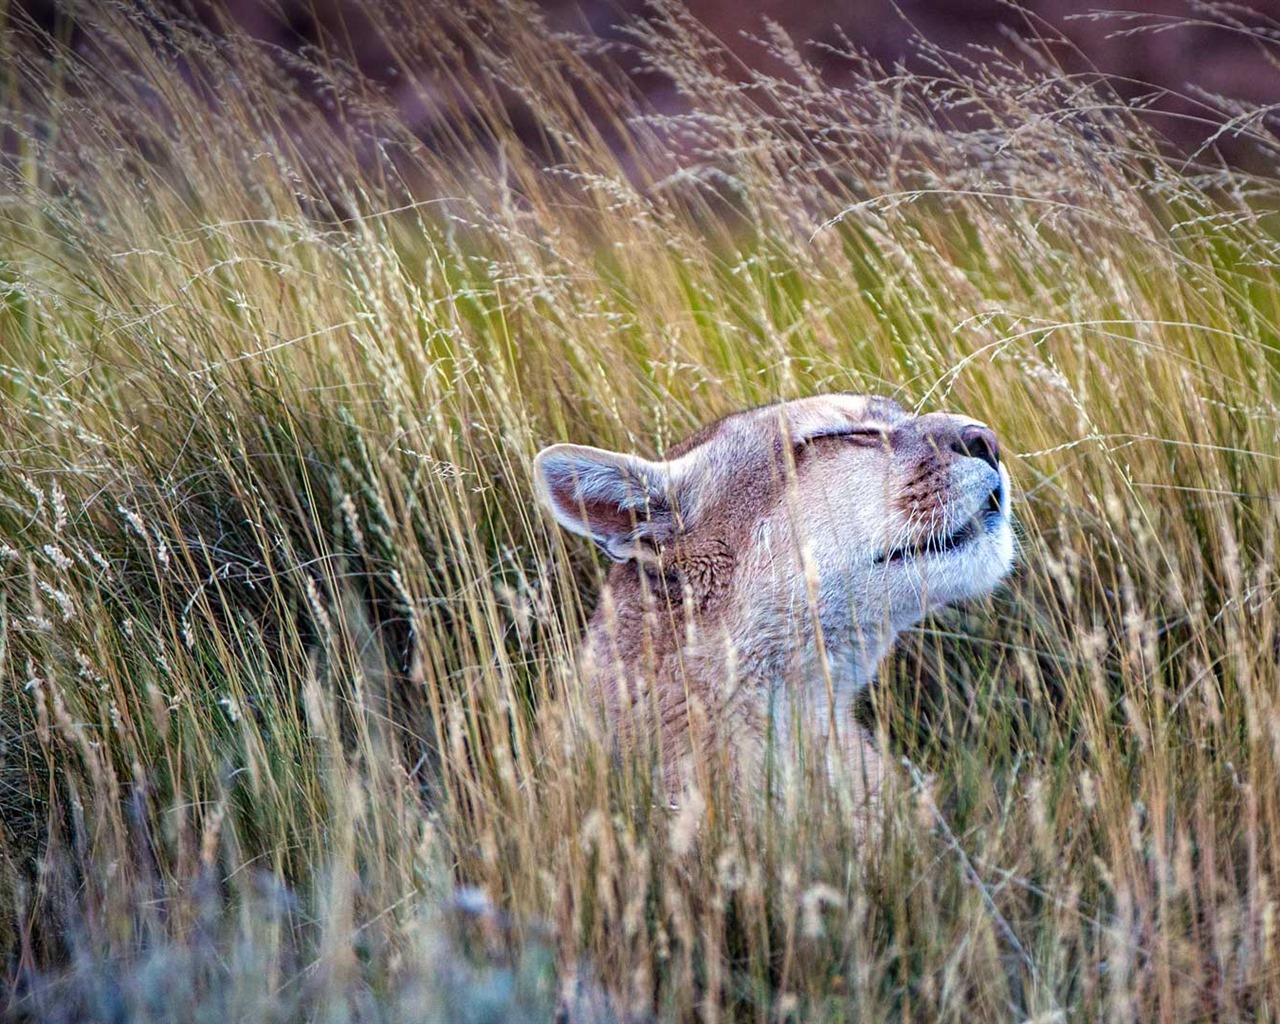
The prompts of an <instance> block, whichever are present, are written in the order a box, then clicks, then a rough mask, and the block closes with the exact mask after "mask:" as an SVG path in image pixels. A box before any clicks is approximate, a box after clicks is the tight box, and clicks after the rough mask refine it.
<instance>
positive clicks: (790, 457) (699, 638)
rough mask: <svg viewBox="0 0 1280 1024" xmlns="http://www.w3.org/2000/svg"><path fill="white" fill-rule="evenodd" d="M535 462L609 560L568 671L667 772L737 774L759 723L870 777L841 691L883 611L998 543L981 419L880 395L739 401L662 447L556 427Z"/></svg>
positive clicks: (948, 597) (866, 742)
mask: <svg viewBox="0 0 1280 1024" xmlns="http://www.w3.org/2000/svg"><path fill="white" fill-rule="evenodd" d="M535 475H536V478H537V483H538V490H539V495H540V497H541V499H542V501H543V503H544V505H546V506H547V507H548V508H549V509H550V511H551V512H552V514H553V515H554V516H555V517H556V519H557V520H558V521H559V522H560V523H561V524H562V525H564V526H565V527H567V528H568V529H570V530H572V531H573V532H576V533H579V534H582V535H584V536H587V537H590V538H591V539H593V540H595V541H596V542H597V543H598V544H599V545H600V546H601V547H602V548H603V549H604V550H605V551H606V552H608V553H609V554H610V556H611V557H613V558H614V559H615V560H616V562H617V564H616V565H614V566H613V568H612V570H611V572H610V573H609V576H608V580H607V585H606V588H605V591H604V593H603V594H602V595H601V600H600V603H599V607H598V608H597V610H596V612H595V614H594V616H593V617H592V620H591V622H590V624H589V626H588V629H587V636H586V642H585V645H584V652H583V669H584V676H585V678H586V680H587V683H588V685H589V686H590V687H591V689H592V693H593V694H594V696H595V697H596V698H597V699H598V701H599V703H600V704H601V705H602V706H603V708H604V710H605V714H606V718H607V720H608V722H609V724H610V726H611V729H612V731H613V734H614V738H615V741H616V742H617V743H619V744H620V745H622V746H624V747H626V746H630V745H632V744H634V743H636V742H637V741H642V742H651V741H653V740H655V739H656V740H657V741H658V742H659V743H660V744H661V749H662V763H663V770H664V777H665V782H666V785H667V787H668V789H669V790H671V791H672V792H673V793H675V792H678V790H679V789H680V788H681V787H682V786H683V785H684V784H686V783H687V782H688V781H689V780H690V779H691V777H693V775H694V774H695V773H696V772H697V770H698V768H699V764H700V762H705V761H706V760H707V759H710V758H717V757H722V758H724V759H725V760H726V762H727V763H728V765H729V768H730V770H731V771H732V772H733V773H734V774H735V775H736V776H738V777H739V778H742V779H749V778H754V777H758V776H759V775H760V773H761V772H762V770H763V759H764V755H765V752H766V750H767V748H768V743H769V739H770V737H771V736H772V737H773V738H774V739H775V741H776V742H775V748H776V749H778V750H779V751H780V752H782V753H783V754H786V753H787V752H788V751H789V750H791V749H793V748H794V740H796V739H797V737H796V736H795V735H794V732H793V727H795V726H797V725H798V726H799V728H800V729H801V730H803V732H802V734H801V735H802V736H803V737H804V739H805V741H806V742H810V743H818V744H820V745H821V746H822V747H823V748H824V750H825V752H826V755H827V758H828V763H829V764H830V765H831V766H832V770H833V771H842V772H844V775H843V777H844V778H846V779H847V780H849V784H850V785H852V786H855V787H858V788H860V789H861V790H862V792H861V794H860V796H861V797H865V796H868V795H870V794H872V793H874V790H875V789H876V788H877V787H878V785H879V780H880V776H881V773H882V770H883V769H882V765H881V762H880V757H879V755H878V753H877V751H876V749H875V745H874V743H872V742H871V741H870V739H869V737H868V736H867V735H866V734H865V732H864V731H863V730H862V729H861V728H860V727H859V726H858V725H857V723H856V722H855V721H854V719H853V717H852V708H853V703H854V699H855V698H856V696H857V693H858V692H859V691H860V690H861V689H862V688H863V687H865V686H866V685H867V683H868V682H869V681H870V680H871V678H872V676H873V674H874V671H875V667H876V664H877V663H878V662H879V661H880V659H881V658H882V657H883V656H884V654H885V653H886V652H887V651H888V649H889V647H890V646H891V645H892V643H893V639H894V637H895V636H896V635H897V633H898V632H899V631H901V630H902V629H904V628H906V627H907V626H910V625H911V624H913V623H914V622H916V621H918V620H919V619H920V617H921V616H922V615H924V614H925V613H926V612H927V611H928V610H929V609H930V608H933V607H937V606H939V605H941V604H945V603H948V602H950V601H953V600H957V599H960V598H963V597H968V596H972V595H977V594H982V593H985V592H987V591H989V590H990V589H991V588H992V587H993V586H995V584H996V583H997V582H998V581H999V579H1000V578H1001V577H1002V576H1003V575H1004V574H1005V572H1007V570H1008V568H1009V566H1010V565H1011V563H1012V559H1013V540H1012V531H1011V528H1010V523H1009V516H1008V500H1009V498H1008V494H1009V485H1008V477H1007V474H1006V472H1005V470H1004V468H1003V464H1002V463H1000V462H999V460H998V448H997V445H996V442H995V437H994V435H993V434H991V432H990V431H989V430H987V429H986V428H985V427H982V426H981V425H980V424H975V423H974V421H972V420H970V419H969V418H967V417H963V416H951V415H944V414H931V415H926V416H912V415H910V414H908V413H906V412H904V411H903V410H902V409H901V407H900V406H898V405H897V404H896V403H894V402H891V401H889V400H887V399H880V398H872V397H864V396H854V395H824V396H818V397H815V398H810V399H802V400H798V401H794V402H786V403H781V404H779V405H774V406H767V407H763V408H760V409H752V410H748V411H746V412H743V413H738V414H735V415H733V416H730V417H726V418H725V419H723V420H720V421H718V422H716V423H714V424H711V425H710V426H708V427H705V428H703V429H702V430H700V431H698V432H697V433H696V434H694V435H693V436H692V437H690V438H689V439H688V440H686V441H684V442H683V443H682V444H680V445H678V446H677V447H675V448H674V449H672V450H671V451H670V452H669V453H668V454H667V458H666V459H665V460H663V461H661V462H655V461H649V460H645V459H641V458H639V457H636V456H628V455H622V454H619V453H611V452H604V451H601V450H600V449H593V448H585V447H580V446H575V445H555V446H552V447H551V448H548V449H546V450H544V451H543V452H542V453H540V454H539V457H538V460H537V464H536V474H535ZM930 544H932V545H934V548H930V547H929V545H930ZM948 545H953V546H951V547H948ZM922 546H923V547H922ZM944 547H945V548H946V550H942V548H944ZM771 726H772V732H771ZM849 769H852V770H851V771H850V770H849Z"/></svg>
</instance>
